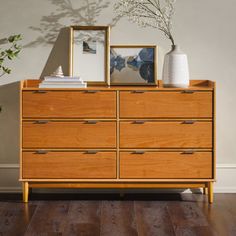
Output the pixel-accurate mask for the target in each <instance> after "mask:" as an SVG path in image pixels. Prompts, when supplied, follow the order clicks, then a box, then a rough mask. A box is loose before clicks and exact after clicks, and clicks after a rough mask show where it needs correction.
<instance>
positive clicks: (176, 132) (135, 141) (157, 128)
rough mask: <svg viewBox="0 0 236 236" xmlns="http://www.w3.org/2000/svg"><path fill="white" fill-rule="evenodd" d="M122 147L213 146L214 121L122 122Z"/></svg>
mask: <svg viewBox="0 0 236 236" xmlns="http://www.w3.org/2000/svg"><path fill="white" fill-rule="evenodd" d="M120 148H212V123H211V122H195V123H194V124H184V123H183V122H174V121H173V122H172V121H170V122H161V121H160V122H159V121H157V122H150V121H147V122H145V123H144V124H135V123H134V122H121V123H120Z"/></svg>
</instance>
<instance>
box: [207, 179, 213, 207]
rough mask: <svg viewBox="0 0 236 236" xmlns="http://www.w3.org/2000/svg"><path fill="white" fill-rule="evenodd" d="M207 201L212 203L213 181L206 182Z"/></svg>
mask: <svg viewBox="0 0 236 236" xmlns="http://www.w3.org/2000/svg"><path fill="white" fill-rule="evenodd" d="M208 202H209V203H213V182H209V183H208Z"/></svg>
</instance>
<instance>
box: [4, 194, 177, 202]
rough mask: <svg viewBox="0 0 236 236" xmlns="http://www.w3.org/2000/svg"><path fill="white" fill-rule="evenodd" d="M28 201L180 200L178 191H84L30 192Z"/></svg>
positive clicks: (18, 197)
mask: <svg viewBox="0 0 236 236" xmlns="http://www.w3.org/2000/svg"><path fill="white" fill-rule="evenodd" d="M21 199H22V195H21V194H20V193H19V194H6V193H2V194H0V201H21ZM29 199H30V201H41V200H42V201H48V200H53V201H63V200H70V201H72V200H88V201H89V200H91V201H96V200H107V201H181V200H182V198H181V194H180V193H168V194H167V193H152V194H146V193H145V194H144V193H132V194H131V193H128V194H124V196H120V194H112V193H108V194H104V193H102V194H101V193H96V194H85V193H82V194H81V193H73V194H71V193H69V194H68V193H67V194H64V193H63V194H62V193H53V194H52V193H31V194H30V196H29Z"/></svg>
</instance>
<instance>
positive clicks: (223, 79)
mask: <svg viewBox="0 0 236 236" xmlns="http://www.w3.org/2000/svg"><path fill="white" fill-rule="evenodd" d="M86 2H89V3H91V4H90V6H89V7H88V5H87V3H86ZM96 2H100V3H99V4H97V5H96V6H95V8H94V10H93V4H94V3H96ZM114 2H115V1H110V2H109V1H107V0H103V1H96V0H89V1H85V0H79V1H78V0H71V4H72V5H70V4H69V1H68V0H42V1H38V0H21V1H18V0H8V1H5V0H0V6H1V7H0V17H1V20H0V38H3V37H6V36H8V35H10V34H13V33H21V34H23V37H24V40H23V45H25V47H24V49H23V50H22V53H21V54H20V57H19V59H17V60H15V61H14V62H13V63H11V66H12V68H13V73H12V74H11V75H10V76H5V77H2V78H0V85H3V86H0V105H1V106H2V107H3V111H2V113H0V190H14V189H16V188H17V187H19V186H20V185H19V183H18V181H17V179H18V165H17V163H18V148H19V146H18V142H19V141H18V140H19V133H18V127H19V122H18V120H19V101H18V87H17V86H18V85H17V83H12V82H15V81H19V80H23V79H28V78H39V77H40V76H43V75H45V74H49V73H51V72H52V71H53V70H55V68H57V66H58V65H60V64H62V66H63V69H64V72H65V73H66V72H67V70H68V63H67V62H68V54H67V52H68V43H69V41H68V31H67V29H65V28H64V27H65V26H69V25H71V24H82V25H84V24H96V25H106V24H113V25H114V26H113V27H112V31H111V44H157V45H159V76H161V68H162V61H163V56H164V54H165V52H167V51H168V50H169V47H170V46H169V42H168V41H167V40H166V39H165V38H164V37H163V35H161V33H160V32H158V31H156V30H154V29H147V28H145V29H140V28H138V27H137V26H136V25H134V24H132V23H129V22H128V21H127V20H126V19H121V20H118V22H116V19H115V15H114V13H113V11H112V5H113V3H114ZM68 4H69V5H68ZM235 9H236V1H235V0H225V1H221V0H207V1H206V0H197V1H196V0H177V2H176V14H175V17H174V35H175V38H176V41H177V43H178V44H179V45H180V46H181V48H182V49H183V51H185V52H186V53H187V54H188V58H189V65H190V73H191V78H192V79H210V80H215V81H216V82H217V163H218V165H217V166H218V168H217V179H218V182H217V184H216V191H221V192H222V191H223V192H230V191H235V192H236V182H235V181H233V180H234V179H235V178H236V148H235V146H234V143H235V139H236V126H235V120H236V109H235V102H236V93H235V92H234V91H235V88H236V79H235V78H236V69H235V67H236V44H235V40H236V30H235V22H236V14H235ZM87 12H89V14H87ZM61 28H64V29H62V30H60V29H61ZM57 36H58V38H57ZM56 39H57V40H56ZM11 83H12V84H11Z"/></svg>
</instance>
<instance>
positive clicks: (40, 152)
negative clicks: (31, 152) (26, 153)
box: [35, 150, 48, 154]
mask: <svg viewBox="0 0 236 236" xmlns="http://www.w3.org/2000/svg"><path fill="white" fill-rule="evenodd" d="M35 153H36V154H47V153H48V151H46V150H37V151H36V152H35Z"/></svg>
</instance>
